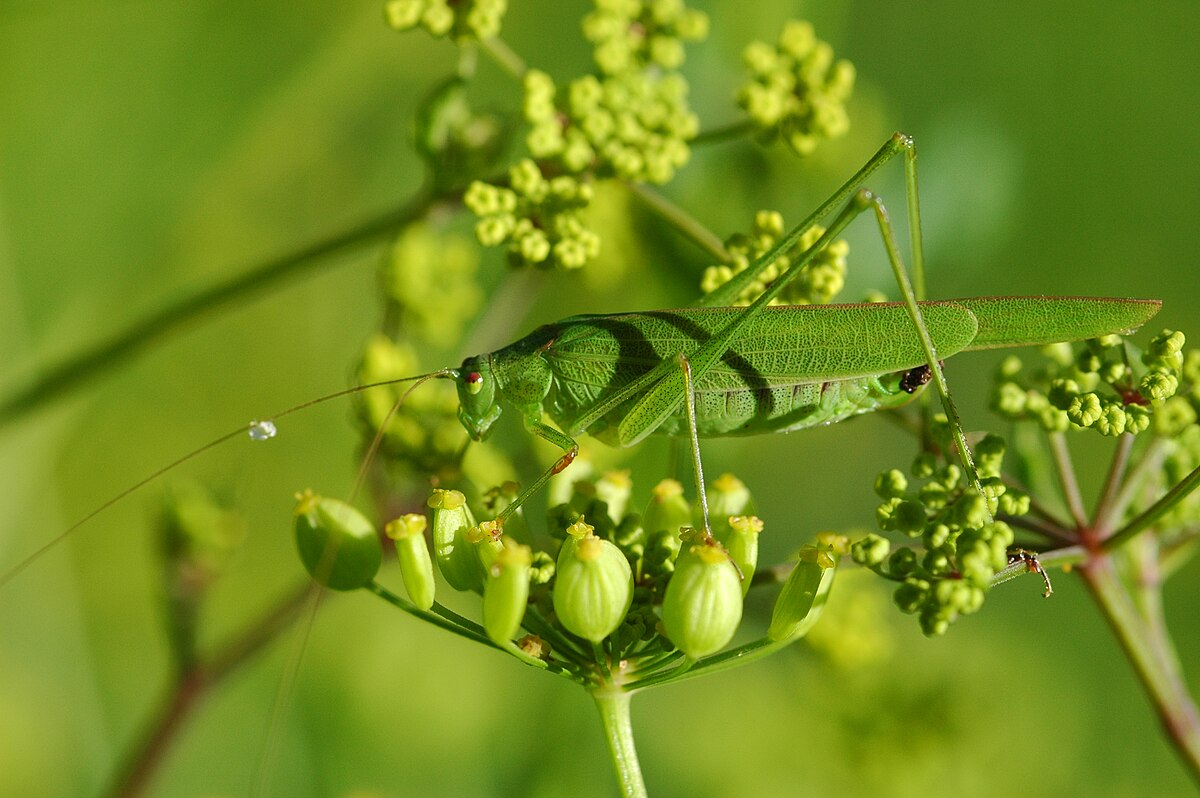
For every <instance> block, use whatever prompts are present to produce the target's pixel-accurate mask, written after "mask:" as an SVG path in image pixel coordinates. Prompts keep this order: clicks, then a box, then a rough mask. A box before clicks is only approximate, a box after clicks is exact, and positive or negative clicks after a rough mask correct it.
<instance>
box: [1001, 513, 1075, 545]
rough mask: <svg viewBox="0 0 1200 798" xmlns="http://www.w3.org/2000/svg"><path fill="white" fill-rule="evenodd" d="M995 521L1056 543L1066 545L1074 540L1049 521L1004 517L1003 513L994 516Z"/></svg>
mask: <svg viewBox="0 0 1200 798" xmlns="http://www.w3.org/2000/svg"><path fill="white" fill-rule="evenodd" d="M996 520H998V521H1003V522H1004V523H1006V524H1008V525H1009V526H1015V527H1019V528H1021V529H1024V530H1027V531H1029V532H1033V533H1035V534H1038V535H1041V536H1042V537H1045V538H1048V539H1049V540H1052V541H1054V542H1056V543H1063V544H1068V543H1073V542H1074V538H1072V537H1071V536H1070V535H1067V534H1064V533H1063V531H1062V527H1059V526H1056V525H1055V524H1054V523H1052V522H1049V521H1043V520H1041V519H1038V518H1030V517H1029V516H1021V515H1005V514H1004V513H1000V514H998V515H997V516H996Z"/></svg>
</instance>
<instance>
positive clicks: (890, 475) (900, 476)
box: [875, 468, 908, 499]
mask: <svg viewBox="0 0 1200 798" xmlns="http://www.w3.org/2000/svg"><path fill="white" fill-rule="evenodd" d="M906 490H908V480H907V479H905V478H904V472H902V471H901V470H900V469H898V468H893V469H892V470H890V471H883V472H880V474H879V476H877V477H875V494H876V495H877V496H879V498H881V499H894V498H898V497H900V496H903V495H904V492H905V491H906Z"/></svg>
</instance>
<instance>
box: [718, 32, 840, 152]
mask: <svg viewBox="0 0 1200 798" xmlns="http://www.w3.org/2000/svg"><path fill="white" fill-rule="evenodd" d="M742 57H743V60H744V61H745V64H746V68H747V69H748V70H749V71H750V79H749V80H748V81H747V82H746V83H745V84H744V85H743V86H742V88H741V90H740V91H739V92H738V104H739V105H741V107H742V108H743V109H745V111H746V113H747V114H748V115H749V116H750V120H751V121H752V122H753V123H754V124H755V125H756V126H757V127H758V128H760V129H761V130H762V131H763V133H764V134H765V135H766V136H768V137H770V138H775V137H778V138H782V139H783V140H784V141H785V142H787V144H788V146H790V147H791V148H792V150H794V151H795V152H796V154H798V155H809V154H811V153H812V151H813V150H814V149H816V147H817V145H818V144H820V143H821V142H822V141H825V140H829V139H833V138H837V137H839V136H841V135H844V134H845V132H846V131H847V130H848V129H849V126H850V123H849V117H848V116H847V114H846V105H845V104H846V101H847V100H848V99H849V98H850V93H851V92H852V91H853V89H854V65H853V64H851V63H850V62H849V61H846V60H838V61H835V60H834V57H833V48H832V47H830V46H829V44H827V43H826V42H823V41H821V40H819V39H817V37H816V35H815V34H814V33H813V27H812V25H811V24H809V23H808V22H800V21H791V22H788V23H787V24H786V25H785V26H784V28H783V30H782V32H781V33H780V34H779V39H778V40H777V41H776V43H775V44H774V45H771V44H768V43H766V42H753V43H751V44H750V45H749V46H748V47H747V48H746V50H745V53H744V54H743V56H742Z"/></svg>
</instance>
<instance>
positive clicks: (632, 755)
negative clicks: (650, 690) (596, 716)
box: [592, 686, 648, 798]
mask: <svg viewBox="0 0 1200 798" xmlns="http://www.w3.org/2000/svg"><path fill="white" fill-rule="evenodd" d="M632 698H633V694H632V693H628V692H626V691H625V690H622V689H621V688H620V687H619V686H610V687H608V688H606V689H604V690H596V691H593V692H592V700H594V701H595V702H596V709H597V710H598V711H599V712H600V723H601V724H602V725H603V726H604V736H605V738H606V739H607V740H608V750H609V753H610V754H611V755H612V761H613V768H614V769H615V770H616V773H617V786H618V787H619V788H620V794H621V796H622V798H647V795H648V793H647V792H646V782H645V780H644V779H643V778H642V766H641V764H640V763H639V762H638V756H637V748H636V746H635V745H634V741H633V723H632V720H631V718H630V713H629V705H630V701H631V700H632Z"/></svg>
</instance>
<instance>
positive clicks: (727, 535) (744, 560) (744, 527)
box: [717, 515, 763, 597]
mask: <svg viewBox="0 0 1200 798" xmlns="http://www.w3.org/2000/svg"><path fill="white" fill-rule="evenodd" d="M762 529H763V522H762V520H760V519H759V518H758V516H754V515H731V516H729V522H728V523H727V524H725V525H724V536H721V535H718V536H717V542H718V543H720V544H721V545H722V546H724V547H725V550H726V551H728V552H729V559H730V560H732V561H733V564H734V565H736V566H737V569H738V571H740V572H741V580H742V596H743V597H744V596H745V595H746V593H747V592H748V591H749V590H750V580H751V578H753V576H754V569H755V567H756V566H757V565H758V534H759V533H760V532H762Z"/></svg>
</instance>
